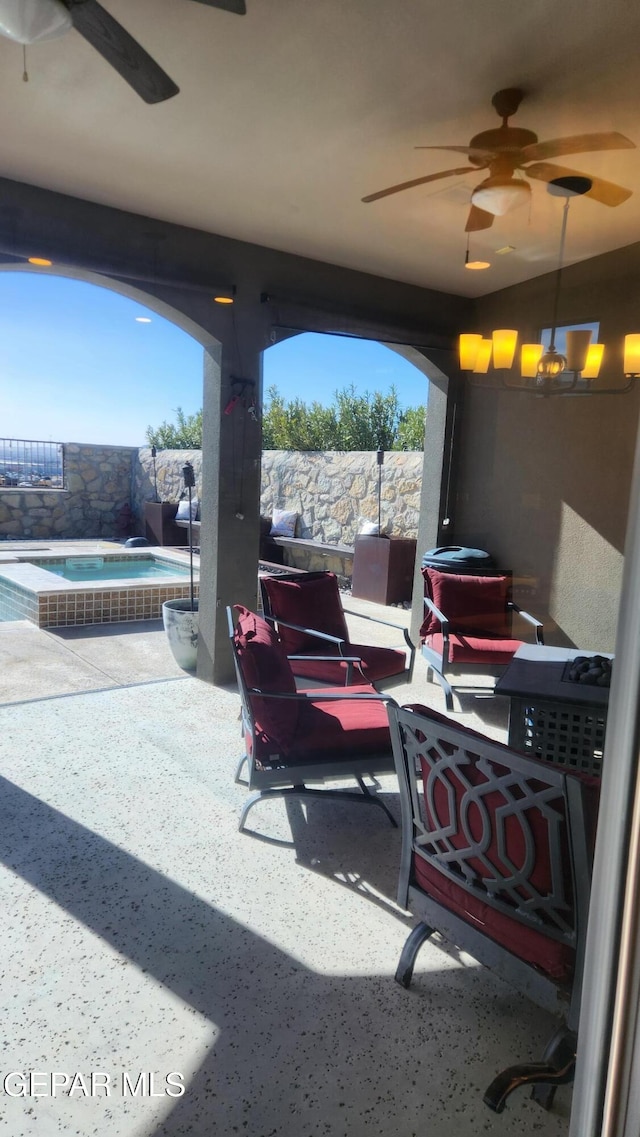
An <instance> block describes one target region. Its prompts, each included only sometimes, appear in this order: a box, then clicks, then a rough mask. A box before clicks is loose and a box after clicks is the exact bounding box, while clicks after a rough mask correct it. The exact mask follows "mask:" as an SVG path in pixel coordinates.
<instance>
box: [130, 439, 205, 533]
mask: <svg viewBox="0 0 640 1137" xmlns="http://www.w3.org/2000/svg"><path fill="white" fill-rule="evenodd" d="M187 462H190V463H191V465H192V466H193V472H194V474H195V479H196V485H195V489H193V490H192V491H191V493H192V497H194V498H198V499H199V498H200V493H201V486H202V479H201V473H202V451H200V450H158V452H157V454H156V461H155V479H154V464H153V458H152V457H151V449H150V447H148V446H144V447H143V448H142V449H141V450H138V452H137V460H136V461H135V462H134V465H133V489H132V501H131V506H132V509H133V513H134V517H135V524H136V529H137V531H138V532H139V533H144V503H145V501H155V500H158V501H179V500H180V498H181V497H186V496H187V493H186V490H185V488H184V481H183V478H182V467H183V466H184V465H185V463H187ZM156 481H157V484H158V497H157V499H156Z"/></svg>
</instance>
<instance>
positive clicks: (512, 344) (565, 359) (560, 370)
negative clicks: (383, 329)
mask: <svg viewBox="0 0 640 1137" xmlns="http://www.w3.org/2000/svg"><path fill="white" fill-rule="evenodd" d="M547 189H548V191H549V193H550V194H552V195H553V196H555V197H563V198H564V199H565V200H564V206H563V214H562V231H561V236H560V252H559V256H558V268H557V272H556V286H555V291H554V299H553V318H552V324H551V335H550V340H549V346H548V347H545V345H544V344H541V343H535V344H534V343H523V344H522V346H521V349H520V376H519V378H515V379H514V378H510V377H509V372H510V371H511V368H512V367H513V361H514V359H515V354H516V348H517V342H518V333H517V331H516V330H515V329H513V328H511V329H505V328H498V329H496V331H494V332H493V334H492V337H491V339H490V340H488V339H485V338H484V337H483V336H482V335H480V334H479V333H477V332H472V333H468V332H465V333H463V334H462V335H461V336H460V342H459V361H460V370H461V371H464V372H466V373H467V374H468V375H469V377H470V379H471V382H473V383H475V384H476V385H477V386H488V387H502V388H504V389H506V390H510V391H527V392H529V393H531V394H534V395H542V396H543V397H548V396H550V395H622V394H625V393H626V392H627V391H630V390H631V389H632V387H633V386H634V380H636V379H638V378H639V377H640V333H635V332H632V333H630V334H629V335H627V336H625V340H624V358H623V365H622V366H623V374H624V380H625V381H624V383H623V384H619V385H618V386H614V385H613V384H609V383H607V384H606V385H602V386H599V387H594V386H593V380H594V379H597V378H598V375H599V373H600V365H601V363H602V359H603V356H604V344H601V343H594V344H592V343H591V336H592V332H591V330H590V329H588V328H567V329H566V332H565V338H566V355H563V354H562V353H561V352H559V351H558V350H557V347H556V334H557V331H558V309H559V303H560V288H561V283H562V267H563V261H564V246H565V239H566V232H567V219H568V215H569V202H570V200H571V198H572V197H576V196H578V197H581V196H583V195H584V194H587V193H589V191H590V189H591V180H590V179H589V178H585V177H582V176H576V175H571V176H567V177H562V178H556V179H554V181H552V182H550V183H549V185H548V187H547ZM490 360H492V362H493V368H494V371H495V372H496V373H497V374H496V376H492V377H491V378H490V380H489V381H488V382H484V381H482V380H478V379H474V378H473V377H474V376H478V375H487V374H488V371H489V362H490Z"/></svg>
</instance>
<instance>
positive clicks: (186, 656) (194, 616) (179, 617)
mask: <svg viewBox="0 0 640 1137" xmlns="http://www.w3.org/2000/svg"><path fill="white" fill-rule="evenodd" d="M182 477H183V479H184V484H185V488H186V490H187V493H188V495H189V597H188V599H187V598H184V599H180V600H165V602H164V604H163V605H162V622H163V624H164V630H165V632H166V633H167V639H168V640H169V647H170V648H171V651H172V652H173V657H174V659H175V661H176V663H177V664H178V666H179V667H182V669H183V670H184V671H195V670H196V662H197V658H198V598H197V597H195V596H194V586H193V526H192V521H193V506H192V500H191V492H192V490H193V487H194V486H195V484H196V479H195V475H194V472H193V466H192V465H191V463H190V462H187V463H186V465H185V466H183V467H182Z"/></svg>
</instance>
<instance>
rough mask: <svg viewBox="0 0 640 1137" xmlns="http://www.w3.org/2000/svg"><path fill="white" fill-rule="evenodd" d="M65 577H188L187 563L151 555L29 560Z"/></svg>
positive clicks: (71, 578)
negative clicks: (54, 562)
mask: <svg viewBox="0 0 640 1137" xmlns="http://www.w3.org/2000/svg"><path fill="white" fill-rule="evenodd" d="M29 564H32V565H40V567H41V568H44V569H46V571H47V572H53V573H55V575H56V576H62V577H64V579H65V580H153V579H154V578H156V577H161V578H162V577H167V576H188V575H189V566H188V565H176V564H174V563H173V562H167V561H159V560H156V559H155V558H154V557H149V556H147V557H135V558H133V559H132V558H127V559H126V560H120V561H119V560H116V559H115V558H114V559H113V560H106V559H105V558H104V557H67V558H66V559H65V560H64V562H63V563H62V564H48V563H47V561H44V560H41V559H38V560H32V561H30V562H29Z"/></svg>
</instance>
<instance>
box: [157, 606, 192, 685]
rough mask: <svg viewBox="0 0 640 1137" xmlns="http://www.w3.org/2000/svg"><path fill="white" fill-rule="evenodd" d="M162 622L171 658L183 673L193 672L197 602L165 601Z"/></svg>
mask: <svg viewBox="0 0 640 1137" xmlns="http://www.w3.org/2000/svg"><path fill="white" fill-rule="evenodd" d="M162 622H163V624H164V630H165V632H166V633H167V639H168V640H169V647H170V648H171V651H172V652H173V658H174V659H175V661H176V663H177V664H178V666H179V667H182V669H183V670H184V671H195V669H196V659H197V655H198V601H197V600H194V602H193V612H192V611H191V601H190V600H188V599H183V600H165V602H164V604H163V605H162Z"/></svg>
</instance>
